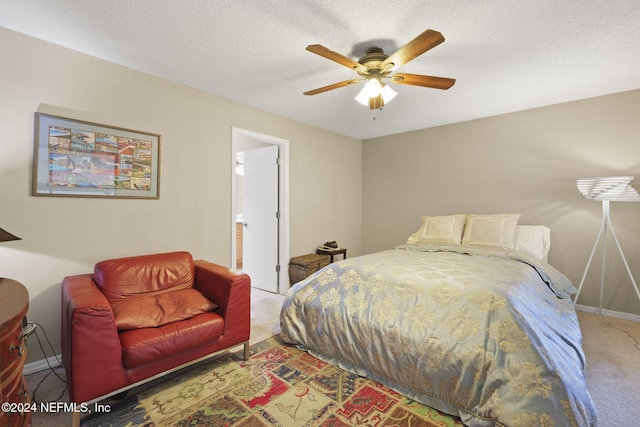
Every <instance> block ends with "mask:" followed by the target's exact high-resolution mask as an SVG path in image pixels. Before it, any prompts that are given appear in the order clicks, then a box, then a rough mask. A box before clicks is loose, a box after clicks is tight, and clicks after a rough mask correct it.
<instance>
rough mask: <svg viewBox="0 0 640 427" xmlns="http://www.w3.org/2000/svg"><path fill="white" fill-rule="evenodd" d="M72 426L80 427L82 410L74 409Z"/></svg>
mask: <svg viewBox="0 0 640 427" xmlns="http://www.w3.org/2000/svg"><path fill="white" fill-rule="evenodd" d="M71 426H72V427H80V412H78V411H73V414H72V417H71Z"/></svg>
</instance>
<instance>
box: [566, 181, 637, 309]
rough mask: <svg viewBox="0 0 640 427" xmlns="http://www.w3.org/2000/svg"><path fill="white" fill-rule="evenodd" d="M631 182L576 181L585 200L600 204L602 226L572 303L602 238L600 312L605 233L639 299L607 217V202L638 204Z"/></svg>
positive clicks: (576, 299) (605, 251) (576, 298)
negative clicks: (620, 257)
mask: <svg viewBox="0 0 640 427" xmlns="http://www.w3.org/2000/svg"><path fill="white" fill-rule="evenodd" d="M632 180H633V177H632V176H610V177H600V178H580V179H578V182H577V185H578V190H580V192H581V193H582V194H583V195H584V196H585V197H586V198H587V199H591V200H598V201H601V202H602V225H601V226H600V232H599V233H598V237H597V239H596V243H595V244H594V245H593V249H592V250H591V255H590V256H589V261H588V262H587V267H586V268H585V269H584V273H583V274H582V280H580V286H579V287H578V292H577V293H576V296H575V297H574V298H573V303H574V304H575V303H576V301H578V296H579V295H580V291H581V290H582V285H584V279H585V278H586V277H587V272H588V271H589V267H590V266H591V261H592V260H593V254H594V253H595V252H596V248H597V247H598V242H599V241H600V238H601V237H604V239H603V241H602V272H601V277H600V307H599V309H598V310H602V295H603V292H604V271H605V259H606V255H607V233H610V234H611V237H613V240H614V242H615V243H616V246H617V248H618V251H619V252H620V256H622V261H623V262H624V266H625V268H626V269H627V273H629V278H630V279H631V283H633V287H634V288H635V290H636V294H637V295H638V299H640V291H638V285H637V284H636V281H635V280H634V279H633V274H631V269H630V268H629V264H628V263H627V260H626V258H625V257H624V254H623V253H622V248H621V247H620V243H619V242H618V238H617V237H616V233H615V231H614V230H613V226H612V225H611V218H610V217H609V202H640V195H638V192H637V191H636V190H635V189H634V188H633V187H631V185H630V184H629V183H630V182H631V181H632Z"/></svg>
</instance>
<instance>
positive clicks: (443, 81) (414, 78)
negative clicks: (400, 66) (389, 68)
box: [390, 73, 456, 90]
mask: <svg viewBox="0 0 640 427" xmlns="http://www.w3.org/2000/svg"><path fill="white" fill-rule="evenodd" d="M390 79H391V83H397V84H403V85H413V86H424V87H431V88H434V89H444V90H447V89H449V88H450V87H451V86H453V85H454V83H455V82H456V79H449V78H446V77H434V76H423V75H420V74H407V73H395V74H394V75H393V76H391V77H390Z"/></svg>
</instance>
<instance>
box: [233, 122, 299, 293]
mask: <svg viewBox="0 0 640 427" xmlns="http://www.w3.org/2000/svg"><path fill="white" fill-rule="evenodd" d="M231 151H232V165H233V167H232V179H231V182H232V200H231V202H232V203H231V206H232V215H231V218H232V224H231V226H232V236H233V238H232V239H231V266H232V267H233V268H236V269H239V270H242V271H245V272H246V273H247V274H249V275H250V276H251V283H252V286H255V287H257V288H260V289H264V290H267V291H269V292H274V293H283V292H285V291H286V290H287V288H288V286H286V285H287V284H288V280H287V277H288V276H287V268H286V266H287V262H288V261H287V260H288V259H289V178H288V176H289V173H288V159H289V142H288V141H287V140H283V139H280V138H276V137H272V136H269V135H263V134H258V133H255V132H252V131H247V130H243V129H238V128H233V129H232V150H231ZM274 174H275V175H274Z"/></svg>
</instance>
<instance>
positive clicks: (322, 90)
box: [304, 79, 362, 95]
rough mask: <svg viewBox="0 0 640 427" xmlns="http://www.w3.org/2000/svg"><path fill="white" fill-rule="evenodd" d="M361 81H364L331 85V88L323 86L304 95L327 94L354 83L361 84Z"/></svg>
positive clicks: (349, 81) (353, 80) (357, 80)
mask: <svg viewBox="0 0 640 427" xmlns="http://www.w3.org/2000/svg"><path fill="white" fill-rule="evenodd" d="M361 81H362V79H352V80H345V81H343V82H340V83H334V84H332V85H329V86H323V87H320V88H318V89H314V90H308V91H306V92H304V94H305V95H317V94H319V93H322V92H326V91H328V90H333V89H338V88H341V87H345V86H349V85H352V84H354V83H359V82H361Z"/></svg>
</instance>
